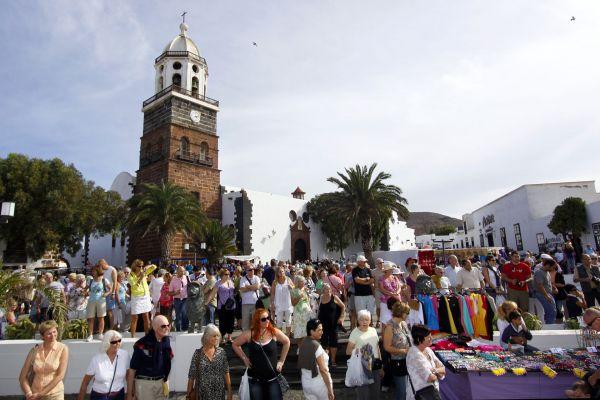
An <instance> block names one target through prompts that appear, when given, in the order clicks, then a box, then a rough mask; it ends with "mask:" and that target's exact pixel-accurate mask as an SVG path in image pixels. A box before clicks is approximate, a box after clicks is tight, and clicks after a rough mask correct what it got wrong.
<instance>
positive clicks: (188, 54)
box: [154, 51, 206, 65]
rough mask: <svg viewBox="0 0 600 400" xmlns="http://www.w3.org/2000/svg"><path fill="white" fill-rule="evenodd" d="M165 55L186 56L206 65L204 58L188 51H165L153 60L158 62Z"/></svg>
mask: <svg viewBox="0 0 600 400" xmlns="http://www.w3.org/2000/svg"><path fill="white" fill-rule="evenodd" d="M165 57H187V58H191V59H193V60H197V61H199V62H200V63H201V64H204V65H206V60H205V59H204V58H202V57H200V56H199V55H197V54H194V53H190V52H189V51H165V52H164V53H162V54H161V55H160V56H158V57H156V59H155V60H154V63H157V62H159V61H160V60H162V59H163V58H165Z"/></svg>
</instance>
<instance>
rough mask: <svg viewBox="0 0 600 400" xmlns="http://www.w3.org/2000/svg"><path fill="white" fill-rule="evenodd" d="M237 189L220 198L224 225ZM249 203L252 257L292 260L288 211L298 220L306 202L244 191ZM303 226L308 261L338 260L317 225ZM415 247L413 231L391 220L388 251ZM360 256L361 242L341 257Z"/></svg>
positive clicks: (231, 217) (229, 188)
mask: <svg viewBox="0 0 600 400" xmlns="http://www.w3.org/2000/svg"><path fill="white" fill-rule="evenodd" d="M240 190H241V189H240V188H237V187H233V186H225V192H226V193H225V194H224V195H223V197H222V202H223V207H222V210H223V217H222V221H223V224H224V225H229V224H234V223H235V206H234V202H235V198H237V197H240V196H241V192H240ZM244 190H245V192H246V194H247V196H248V199H249V200H250V202H251V203H252V225H251V227H250V228H251V229H252V249H253V254H254V255H258V256H260V257H261V259H262V260H263V261H265V260H269V259H271V258H275V259H277V260H289V259H291V232H290V226H291V224H292V220H291V219H290V217H289V214H290V211H292V210H293V211H294V212H295V213H296V215H297V217H298V218H302V214H303V213H304V212H306V205H307V203H308V201H309V200H308V199H305V200H300V199H295V198H293V197H292V196H282V195H278V194H273V193H266V192H258V191H254V190H247V189H244ZM306 225H307V226H308V227H309V228H310V231H311V235H310V249H311V258H312V259H313V260H316V259H319V260H321V259H324V258H334V259H338V258H340V254H339V252H330V251H328V250H327V249H326V238H325V236H324V235H323V232H322V231H321V229H320V227H319V225H318V224H316V223H315V222H314V221H312V220H309V221H308V223H306ZM414 247H415V239H414V229H411V228H408V227H407V226H406V222H404V221H397V220H394V221H390V250H405V249H410V248H414ZM356 254H362V246H361V244H360V243H353V244H351V245H350V246H348V247H347V248H346V249H344V256H345V257H351V256H353V255H356Z"/></svg>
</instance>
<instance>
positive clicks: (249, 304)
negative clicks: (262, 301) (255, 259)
mask: <svg viewBox="0 0 600 400" xmlns="http://www.w3.org/2000/svg"><path fill="white" fill-rule="evenodd" d="M245 268H246V276H243V277H241V278H240V294H241V296H242V330H243V331H246V330H249V329H250V323H251V322H252V314H254V311H255V310H256V302H257V301H258V290H259V289H260V279H259V278H258V276H256V275H254V265H252V263H250V262H246V263H245Z"/></svg>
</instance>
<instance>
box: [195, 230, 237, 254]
mask: <svg viewBox="0 0 600 400" xmlns="http://www.w3.org/2000/svg"><path fill="white" fill-rule="evenodd" d="M201 243H205V244H206V249H204V250H202V251H201V253H202V254H203V255H205V256H206V258H207V259H208V263H209V264H215V263H216V262H218V261H219V260H220V259H221V258H223V256H225V255H227V254H237V247H235V229H233V227H230V226H223V225H221V221H219V220H216V219H209V220H208V221H207V222H206V223H205V224H203V225H202V227H201V228H200V231H199V232H198V233H197V234H196V235H194V245H195V246H196V248H198V249H199V248H200V244H201Z"/></svg>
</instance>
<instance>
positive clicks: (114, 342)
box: [110, 339, 121, 345]
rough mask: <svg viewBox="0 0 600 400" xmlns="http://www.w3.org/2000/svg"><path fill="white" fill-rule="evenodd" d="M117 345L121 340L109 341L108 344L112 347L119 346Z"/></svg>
mask: <svg viewBox="0 0 600 400" xmlns="http://www.w3.org/2000/svg"><path fill="white" fill-rule="evenodd" d="M119 343H121V339H118V340H111V341H110V344H112V345H115V344H119Z"/></svg>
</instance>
